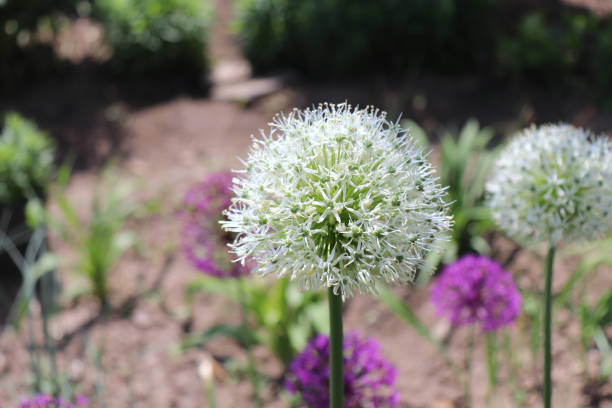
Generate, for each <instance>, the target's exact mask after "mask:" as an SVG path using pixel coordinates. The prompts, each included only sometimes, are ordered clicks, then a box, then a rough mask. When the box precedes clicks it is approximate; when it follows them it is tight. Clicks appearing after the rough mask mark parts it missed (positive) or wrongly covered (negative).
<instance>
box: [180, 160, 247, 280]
mask: <svg viewBox="0 0 612 408" xmlns="http://www.w3.org/2000/svg"><path fill="white" fill-rule="evenodd" d="M232 178H233V176H232V174H231V173H230V172H222V173H214V174H211V175H209V176H208V177H207V178H206V179H205V180H204V181H203V182H201V183H199V184H197V185H195V186H194V187H192V188H191V189H190V190H189V191H188V192H187V194H186V195H185V209H184V211H182V213H181V215H182V218H183V223H184V224H183V251H184V252H185V255H186V256H187V259H188V260H189V262H191V264H192V265H193V266H194V267H195V268H197V269H198V270H200V271H201V272H203V273H205V274H207V275H211V276H215V277H218V278H229V277H232V278H235V277H240V276H243V275H248V274H249V272H250V269H251V268H250V265H249V264H248V263H246V264H245V266H243V265H241V264H240V263H238V262H232V259H231V256H230V254H229V251H228V248H227V244H228V243H230V242H232V241H233V240H234V236H233V234H231V233H228V232H225V231H223V229H221V227H220V225H219V221H220V220H221V219H223V211H224V210H226V209H227V208H228V207H229V206H230V204H231V199H232V197H233V195H234V193H233V191H232Z"/></svg>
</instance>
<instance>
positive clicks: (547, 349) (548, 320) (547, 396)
mask: <svg viewBox="0 0 612 408" xmlns="http://www.w3.org/2000/svg"><path fill="white" fill-rule="evenodd" d="M554 258H555V247H554V245H551V246H550V248H549V249H548V254H547V255H546V287H545V290H544V384H543V385H544V390H543V392H544V394H543V399H544V408H551V406H552V405H551V401H552V381H551V369H552V353H551V343H552V342H551V326H552V281H553V261H554Z"/></svg>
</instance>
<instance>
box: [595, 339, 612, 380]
mask: <svg viewBox="0 0 612 408" xmlns="http://www.w3.org/2000/svg"><path fill="white" fill-rule="evenodd" d="M593 340H595V345H596V346H597V349H598V350H599V354H600V355H601V366H600V372H599V375H600V376H601V379H602V380H607V379H608V378H609V377H610V374H612V349H611V348H610V342H609V341H608V338H607V337H606V334H605V332H604V331H603V329H602V328H601V327H597V328H596V329H595V331H594V333H593Z"/></svg>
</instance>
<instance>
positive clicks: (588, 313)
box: [555, 237, 612, 380]
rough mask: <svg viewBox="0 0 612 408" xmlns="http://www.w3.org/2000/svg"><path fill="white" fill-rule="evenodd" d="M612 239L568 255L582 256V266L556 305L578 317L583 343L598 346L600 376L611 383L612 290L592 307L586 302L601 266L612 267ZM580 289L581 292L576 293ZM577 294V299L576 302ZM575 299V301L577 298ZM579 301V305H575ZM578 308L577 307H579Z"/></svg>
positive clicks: (564, 286) (584, 247)
mask: <svg viewBox="0 0 612 408" xmlns="http://www.w3.org/2000/svg"><path fill="white" fill-rule="evenodd" d="M611 248H612V237H608V238H606V239H603V240H600V241H597V242H594V243H590V244H586V245H583V246H581V247H578V248H572V249H570V250H569V251H566V253H565V255H566V256H569V255H576V254H581V255H583V256H582V259H581V260H580V263H579V264H578V267H577V268H576V269H575V271H574V272H573V273H572V275H571V276H570V277H569V279H568V280H567V281H566V282H565V284H564V285H563V287H562V288H561V290H560V292H559V293H558V295H557V297H556V299H555V303H556V305H557V306H565V307H567V308H568V309H570V310H571V311H573V312H574V313H576V314H578V316H579V317H580V321H581V333H580V340H581V343H582V346H583V350H584V351H586V350H587V349H588V348H590V347H591V345H592V344H595V346H596V347H597V349H598V350H599V352H600V354H601V358H602V360H601V365H600V377H601V378H602V379H603V380H607V379H608V378H609V377H610V375H611V374H612V346H611V345H610V340H611V339H610V338H609V336H607V334H606V329H607V328H608V327H610V325H611V324H612V290H608V291H606V292H604V293H603V294H602V295H601V296H600V297H599V299H598V300H597V301H596V302H595V303H594V304H593V305H589V304H588V303H587V301H586V296H585V294H586V286H587V283H588V282H589V280H590V277H591V276H592V275H593V274H594V273H595V272H596V271H597V270H598V269H599V268H600V267H601V266H609V267H612V253H611V252H610V249H611ZM576 289H578V293H577V294H576V293H575V291H576ZM574 295H577V299H575V297H576V296H574ZM573 298H574V299H573ZM572 300H577V302H572ZM576 303H577V304H578V307H575V306H574V305H575V304H576Z"/></svg>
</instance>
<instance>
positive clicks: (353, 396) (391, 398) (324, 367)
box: [285, 333, 399, 408]
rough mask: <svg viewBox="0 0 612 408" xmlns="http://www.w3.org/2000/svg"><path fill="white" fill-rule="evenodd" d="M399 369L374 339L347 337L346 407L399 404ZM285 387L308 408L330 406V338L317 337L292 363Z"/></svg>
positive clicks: (345, 346)
mask: <svg viewBox="0 0 612 408" xmlns="http://www.w3.org/2000/svg"><path fill="white" fill-rule="evenodd" d="M395 377H396V369H395V367H393V366H392V365H391V364H389V362H387V361H385V360H384V359H383V358H382V356H381V354H380V347H379V345H378V342H376V340H374V339H370V338H369V339H365V340H361V339H360V338H359V336H358V335H357V334H356V333H349V334H347V335H346V336H345V338H344V406H345V407H347V408H366V407H367V408H382V407H385V408H388V407H397V406H398V405H399V393H398V392H397V391H396V390H395V387H394V385H395ZM285 388H287V390H288V391H289V392H291V393H293V394H295V393H299V394H300V395H301V396H302V399H303V400H304V402H305V403H306V405H307V406H308V407H309V408H327V407H329V337H328V336H325V335H322V334H320V335H317V336H316V337H314V338H313V339H312V340H311V341H310V342H309V343H308V345H306V347H305V348H304V350H303V351H302V352H301V353H300V354H299V355H298V356H297V357H296V358H295V359H294V360H293V361H292V362H291V365H290V366H289V373H288V375H287V380H286V382H285Z"/></svg>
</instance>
